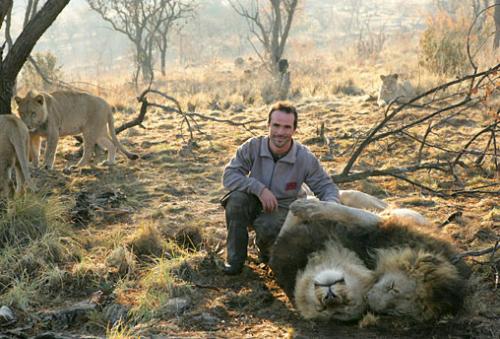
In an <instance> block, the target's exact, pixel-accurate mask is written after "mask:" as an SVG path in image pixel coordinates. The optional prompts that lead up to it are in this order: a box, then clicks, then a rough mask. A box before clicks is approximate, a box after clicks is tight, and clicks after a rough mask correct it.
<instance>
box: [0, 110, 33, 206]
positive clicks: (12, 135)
mask: <svg viewBox="0 0 500 339" xmlns="http://www.w3.org/2000/svg"><path fill="white" fill-rule="evenodd" d="M28 148H29V132H28V128H27V127H26V125H25V124H24V123H23V122H22V121H21V119H19V118H18V117H16V116H15V115H12V114H6V115H0V198H9V197H11V196H12V195H13V194H14V184H13V182H12V170H13V169H14V168H15V170H16V188H15V190H16V192H18V193H19V192H21V191H22V190H23V189H24V187H25V185H27V186H29V187H30V188H31V189H33V186H32V182H31V176H30V171H29V167H28Z"/></svg>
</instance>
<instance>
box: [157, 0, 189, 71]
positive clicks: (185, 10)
mask: <svg viewBox="0 0 500 339" xmlns="http://www.w3.org/2000/svg"><path fill="white" fill-rule="evenodd" d="M195 8H196V4H195V1H193V0H184V1H172V0H168V1H166V2H165V4H164V6H163V7H162V8H161V10H160V11H159V12H157V14H156V15H155V16H153V23H152V25H151V26H152V27H157V30H156V31H153V32H150V33H151V34H153V36H155V41H156V44H157V46H158V49H159V52H160V67H161V74H162V75H165V66H166V56H167V48H168V35H169V33H170V29H171V28H172V27H173V25H174V24H175V23H176V22H177V21H179V20H181V19H187V18H190V17H192V16H193V14H194V10H195Z"/></svg>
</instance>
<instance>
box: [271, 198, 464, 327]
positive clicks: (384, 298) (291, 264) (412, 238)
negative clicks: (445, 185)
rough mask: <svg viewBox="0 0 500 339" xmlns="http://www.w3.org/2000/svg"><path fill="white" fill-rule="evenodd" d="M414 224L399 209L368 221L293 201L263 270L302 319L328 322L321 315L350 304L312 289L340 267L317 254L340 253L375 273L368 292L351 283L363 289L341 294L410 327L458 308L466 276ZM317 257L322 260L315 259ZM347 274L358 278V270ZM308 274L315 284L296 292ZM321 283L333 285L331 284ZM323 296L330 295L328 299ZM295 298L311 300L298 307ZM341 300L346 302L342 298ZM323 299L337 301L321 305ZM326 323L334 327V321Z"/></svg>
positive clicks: (357, 212)
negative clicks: (408, 321) (339, 250)
mask: <svg viewBox="0 0 500 339" xmlns="http://www.w3.org/2000/svg"><path fill="white" fill-rule="evenodd" d="M420 217H421V215H419V214H418V213H416V212H412V211H409V210H404V209H403V210H392V211H385V212H383V213H381V214H374V213H371V212H368V211H364V210H361V209H357V208H351V207H348V206H343V205H340V204H336V203H332V202H321V201H318V200H315V199H301V200H297V201H295V202H294V203H293V204H292V205H291V206H290V213H289V218H287V220H286V221H285V224H284V225H283V228H282V229H281V232H280V234H279V236H278V238H277V240H276V242H275V244H274V246H273V252H272V254H271V260H270V267H271V268H272V270H273V272H274V273H275V275H276V279H277V282H278V284H279V285H280V286H282V288H283V289H284V290H285V293H286V294H287V295H288V297H289V298H290V299H291V300H292V301H294V303H295V305H296V306H297V309H298V310H299V312H301V314H302V315H303V316H304V317H306V318H323V317H328V316H329V314H328V313H324V314H322V313H323V312H325V311H329V312H330V314H335V313H334V310H333V309H332V308H333V307H337V311H342V309H339V308H338V306H339V305H344V306H345V305H348V304H349V303H356V302H357V301H356V300H354V299H349V298H345V297H344V296H343V295H339V296H337V295H336V294H335V291H331V288H330V289H329V290H325V289H323V290H318V286H319V285H324V284H323V281H321V279H320V278H321V276H322V275H324V274H326V273H323V272H328V271H329V270H331V269H332V267H333V268H335V269H336V268H337V267H336V263H337V262H339V261H340V262H345V260H344V256H345V255H342V256H338V255H321V254H320V253H327V252H328V251H329V249H330V248H331V247H332V246H333V247H334V248H336V247H339V246H342V247H344V248H345V249H346V251H350V252H353V253H355V255H357V256H359V258H361V260H362V262H363V263H364V265H366V268H368V269H370V270H373V271H374V272H373V274H374V277H373V280H372V281H371V283H370V285H369V286H366V283H367V281H368V280H366V279H364V278H362V279H360V278H358V279H359V281H358V285H357V286H363V287H364V288H365V289H361V288H359V287H354V286H356V285H355V284H354V283H353V282H351V284H350V285H351V286H353V287H349V286H347V287H346V288H348V289H349V288H351V291H350V292H351V294H350V295H355V294H356V293H363V291H366V297H367V298H366V301H367V303H368V307H369V308H370V309H371V310H373V311H375V312H378V313H381V314H389V315H396V316H403V317H407V318H410V319H413V320H416V321H427V320H435V319H438V318H439V317H440V316H442V315H444V314H448V313H455V312H456V311H457V310H458V309H459V308H460V306H461V304H462V301H463V297H464V286H465V280H466V277H467V275H468V269H467V267H466V266H465V264H464V263H463V262H459V263H457V264H453V257H454V255H455V252H454V251H453V249H452V248H451V247H450V245H449V244H448V243H446V242H445V241H442V240H439V239H436V238H433V237H431V236H429V235H426V234H424V233H421V232H419V231H418V230H417V228H418V225H419V224H421V221H422V220H420ZM415 218H417V219H415ZM332 244H333V245H332ZM318 257H320V258H322V259H320V260H318V259H314V258H318ZM353 262H354V261H353ZM353 267H354V268H355V269H356V270H360V266H359V264H354V265H353ZM349 268H350V267H349V265H345V266H344V267H343V268H342V270H340V273H338V277H337V278H336V279H337V281H339V280H341V279H342V278H340V276H341V275H343V276H348V275H349ZM311 271H312V272H314V277H313V278H311V279H309V280H308V283H307V284H299V281H301V279H303V276H304V275H306V274H307V272H311ZM351 276H352V275H351ZM354 277H355V276H354ZM344 280H345V278H344ZM318 282H319V284H318ZM328 283H334V281H332V279H330V280H329V281H328ZM330 291H331V292H332V294H333V295H330V296H329V295H328V293H330ZM300 295H309V296H311V297H309V298H307V299H305V298H301V299H299V296H300ZM344 295H349V291H348V292H344ZM364 297H365V295H363V298H364ZM328 298H330V299H331V298H338V301H337V303H336V304H335V303H333V302H332V301H329V302H328V303H327V302H326V301H327V300H328ZM358 298H360V296H359V295H358ZM363 298H361V299H363ZM301 303H302V304H304V305H300V304H301ZM304 309H315V310H316V312H317V313H316V314H313V316H310V314H312V313H311V312H309V313H307V312H304V311H303V310H304ZM344 309H345V310H347V311H350V310H348V309H347V308H344ZM360 309H362V307H359V308H358V310H360ZM361 315H362V314H361V313H360V312H359V311H358V312H350V313H348V314H347V315H345V318H346V319H348V318H351V319H354V318H359V317H360V316H361ZM332 318H336V319H341V318H340V317H339V316H338V315H336V316H334V317H332Z"/></svg>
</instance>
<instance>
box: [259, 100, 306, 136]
mask: <svg viewBox="0 0 500 339" xmlns="http://www.w3.org/2000/svg"><path fill="white" fill-rule="evenodd" d="M274 111H281V112H285V113H290V114H293V117H294V118H295V119H294V120H293V129H297V122H298V120H299V117H298V115H297V109H296V108H295V106H293V105H292V104H291V103H290V102H288V101H278V102H277V103H275V104H274V105H272V106H271V109H270V110H269V115H268V116H267V123H268V124H270V123H271V115H272V114H273V112H274Z"/></svg>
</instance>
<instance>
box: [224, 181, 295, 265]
mask: <svg viewBox="0 0 500 339" xmlns="http://www.w3.org/2000/svg"><path fill="white" fill-rule="evenodd" d="M225 209H226V225H227V244H226V247H227V251H226V256H227V262H228V263H229V264H231V265H243V263H244V262H245V260H246V258H247V247H248V227H250V226H252V227H253V229H254V230H255V242H256V244H257V247H258V249H259V253H260V254H259V256H260V258H261V259H262V260H264V261H267V259H269V255H270V251H271V247H272V245H273V243H274V241H275V240H276V237H277V236H278V234H279V232H280V230H281V226H283V222H284V221H285V218H286V215H287V213H288V209H286V208H282V207H278V208H277V209H276V210H274V211H273V212H271V213H266V212H264V211H263V210H262V204H261V203H260V200H259V198H257V197H256V196H255V195H253V194H248V193H245V192H239V191H234V192H232V193H231V194H230V195H229V196H228V198H227V200H226V201H225Z"/></svg>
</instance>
